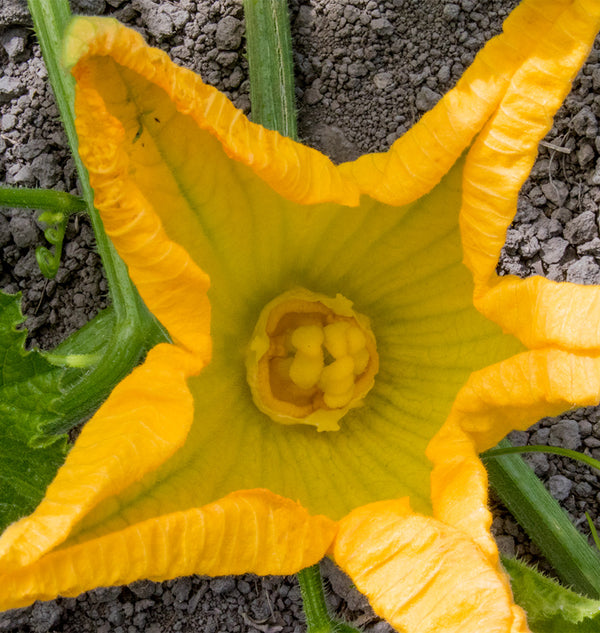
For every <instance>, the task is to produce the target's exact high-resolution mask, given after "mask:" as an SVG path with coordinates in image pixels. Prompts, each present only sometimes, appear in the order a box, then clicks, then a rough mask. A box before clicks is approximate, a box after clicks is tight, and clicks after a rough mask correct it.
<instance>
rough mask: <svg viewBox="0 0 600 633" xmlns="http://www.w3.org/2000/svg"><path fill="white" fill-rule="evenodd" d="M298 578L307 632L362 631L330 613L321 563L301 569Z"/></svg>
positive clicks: (339, 632)
mask: <svg viewBox="0 0 600 633" xmlns="http://www.w3.org/2000/svg"><path fill="white" fill-rule="evenodd" d="M296 578H298V584H299V585H300V593H301V594H302V606H303V608H304V614H305V616H306V633H360V631H359V630H358V629H355V628H354V627H353V626H350V625H349V624H346V623H345V622H340V621H338V620H335V619H334V618H332V617H331V616H330V615H329V610H328V609H327V603H326V602H325V592H324V591H323V579H322V578H321V570H320V568H319V565H313V566H312V567H307V568H306V569H303V570H302V571H299V572H298V573H297V574H296Z"/></svg>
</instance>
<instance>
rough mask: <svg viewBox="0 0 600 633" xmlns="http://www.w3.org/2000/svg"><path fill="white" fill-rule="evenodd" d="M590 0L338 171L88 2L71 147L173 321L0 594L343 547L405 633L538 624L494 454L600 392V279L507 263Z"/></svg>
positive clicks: (77, 451) (519, 23) (66, 469)
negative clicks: (507, 521)
mask: <svg viewBox="0 0 600 633" xmlns="http://www.w3.org/2000/svg"><path fill="white" fill-rule="evenodd" d="M599 28H600V2H598V0H525V2H523V3H522V5H521V6H520V7H518V8H517V9H516V10H515V11H514V12H513V13H512V14H511V15H510V16H509V18H508V19H507V21H506V23H505V25H504V30H503V33H502V34H501V35H499V36H497V37H495V38H494V39H492V40H490V41H489V42H488V43H487V45H486V46H485V47H484V48H483V49H482V50H481V51H480V53H479V54H478V55H477V57H476V59H475V61H474V63H473V64H472V66H471V67H470V68H469V69H468V70H467V71H466V72H465V74H464V76H463V77H462V78H461V79H460V81H459V82H458V83H457V85H456V87H455V88H454V89H452V90H451V91H450V92H449V93H448V94H446V95H445V97H444V98H443V99H442V100H441V101H440V102H439V103H438V104H437V105H436V106H435V107H434V108H433V109H432V110H431V111H430V112H428V113H427V114H425V115H424V116H423V117H422V119H421V120H420V121H419V123H417V124H416V125H415V126H414V127H413V128H412V129H411V130H410V131H408V132H407V133H406V134H405V135H404V136H402V137H401V138H400V139H398V140H397V141H396V142H395V143H394V144H393V145H392V147H391V148H390V150H389V151H387V152H385V153H380V154H369V155H365V156H362V157H360V158H359V159H357V160H355V161H353V162H350V163H345V164H342V165H339V166H336V165H334V164H332V163H331V162H330V161H329V159H328V158H326V157H325V156H324V155H322V154H320V153H319V152H317V151H315V150H313V149H311V148H308V147H306V146H304V145H302V144H299V143H296V142H294V141H292V140H290V139H288V138H284V137H282V136H281V135H279V134H278V133H276V132H272V131H269V130H266V129H264V128H263V127H261V126H259V125H256V124H253V123H251V122H250V121H249V120H248V119H247V118H246V117H245V116H244V115H243V114H242V113H241V112H240V111H239V110H236V109H235V107H234V106H233V105H232V104H231V103H230V102H229V101H228V99H227V98H226V97H225V96H224V95H222V94H220V93H219V92H218V91H217V90H216V89H214V88H212V87H210V86H207V85H206V84H204V83H203V82H202V80H201V79H200V78H199V77H198V76H197V75H195V74H193V73H192V72H190V71H188V70H184V69H182V68H179V67H177V66H175V65H174V64H172V63H171V62H170V61H169V59H168V57H167V56H166V55H165V54H164V53H162V52H159V51H157V50H155V49H152V48H149V47H147V46H146V45H145V44H144V42H143V41H142V38H141V37H140V36H139V35H138V34H137V33H135V32H133V31H131V30H128V29H126V28H125V27H123V26H121V25H119V24H118V23H117V22H116V21H113V20H109V19H102V18H76V19H75V20H74V21H73V22H72V23H71V26H70V29H69V32H68V36H67V42H66V54H65V61H66V64H67V65H68V66H69V67H72V72H73V74H74V76H75V78H76V81H77V94H76V112H77V117H78V118H77V128H78V134H79V140H80V153H81V156H82V158H83V160H84V162H85V164H86V166H87V168H88V170H89V174H90V180H91V184H92V186H93V188H94V190H95V202H96V205H97V208H98V209H99V211H100V213H101V215H102V218H103V221H104V223H105V226H106V230H107V232H108V234H109V235H110V236H111V238H112V240H113V242H114V244H115V246H116V248H117V250H118V251H119V253H120V254H121V256H122V257H123V259H124V260H125V262H126V263H127V265H128V267H129V272H130V275H131V277H132V279H133V281H134V282H135V284H136V286H137V288H138V289H139V292H140V294H141V296H142V298H143V299H144V301H145V302H146V304H147V305H148V307H149V308H150V310H151V311H152V312H153V313H154V314H155V315H156V317H157V318H158V319H159V320H160V321H161V323H162V324H163V325H164V326H165V328H166V329H167V330H168V332H169V334H170V337H171V340H172V344H167V343H165V344H160V345H158V346H156V347H155V348H154V349H152V350H151V351H150V353H149V354H148V356H147V358H146V360H145V362H144V363H143V364H142V365H141V366H139V367H138V368H136V369H135V370H134V371H133V372H132V373H131V374H130V375H129V376H128V377H127V378H125V379H124V380H123V381H122V382H121V383H120V384H119V385H117V386H116V388H115V389H114V391H113V393H112V394H111V395H110V397H109V398H108V400H107V401H106V403H105V404H104V405H103V406H102V407H101V408H100V409H99V411H98V412H97V413H96V415H95V416H94V417H93V418H92V420H91V421H90V422H89V423H88V424H87V425H86V426H85V427H84V429H83V431H82V432H81V435H80V436H79V438H78V439H77V441H76V443H75V445H74V447H73V449H72V450H71V452H70V454H69V455H68V457H67V460H66V462H65V464H64V466H63V467H62V468H61V469H60V470H59V472H58V473H57V476H56V478H55V480H54V481H53V483H52V484H51V485H50V486H49V488H48V490H47V493H46V496H45V498H44V499H43V501H42V502H41V503H40V505H39V507H38V508H37V509H36V510H35V511H34V512H33V514H31V515H30V516H29V517H25V518H23V519H21V520H20V521H17V522H16V523H14V524H12V525H11V526H9V527H8V528H7V530H6V531H5V532H4V534H3V535H2V537H1V539H0V607H2V608H12V607H18V606H23V605H25V604H28V603H31V602H32V601H34V600H38V599H39V600H45V599H50V598H53V597H55V596H57V595H59V594H60V595H63V596H74V595H77V594H78V593H80V592H82V591H85V590H88V589H91V588H93V587H96V586H103V585H114V584H124V583H129V582H132V581H134V580H136V579H141V578H150V579H153V580H162V579H168V578H173V577H176V576H180V575H187V574H194V573H196V574H207V575H222V574H240V573H243V572H253V573H256V574H291V573H295V572H297V571H299V570H300V569H302V568H304V567H307V566H310V565H312V564H314V563H315V562H317V561H318V560H320V559H321V557H323V556H325V555H329V556H332V557H333V558H334V559H335V561H336V562H337V563H338V564H339V565H340V566H341V567H342V569H344V570H345V571H346V572H347V573H348V574H349V575H350V576H351V578H352V579H353V582H354V583H355V585H356V586H357V588H358V589H359V590H360V591H362V592H363V593H364V594H366V595H367V596H368V598H369V600H370V601H371V604H372V606H373V608H374V609H375V611H376V612H377V613H378V614H379V615H381V616H382V617H383V618H385V619H386V620H387V621H388V622H389V623H390V624H391V625H392V626H393V627H395V628H396V629H397V630H398V631H406V632H408V633H417V632H419V633H425V632H432V633H433V632H435V633H442V632H443V633H448V632H454V631H461V633H477V632H479V631H486V632H488V633H492V632H494V633H518V632H524V631H527V630H528V629H527V624H526V619H525V615H524V613H523V611H522V610H521V609H520V608H519V607H518V606H516V605H515V604H514V602H513V599H512V594H511V591H510V586H509V583H508V580H507V577H506V575H505V574H504V572H503V570H502V568H501V566H500V563H499V557H498V552H497V549H496V546H495V543H494V541H493V538H492V536H491V533H490V525H491V515H490V512H489V510H488V509H487V505H486V504H487V479H486V473H485V469H484V468H483V465H482V463H481V462H480V460H479V458H478V453H479V452H481V451H483V450H485V449H488V448H489V447H491V446H493V445H494V444H495V443H496V442H497V441H498V440H500V439H501V438H502V437H503V436H504V435H506V434H507V433H508V432H509V431H511V430H512V429H523V428H526V427H528V426H529V425H531V424H532V423H534V422H535V421H537V420H538V419H539V418H540V417H542V416H546V415H556V414H558V413H559V412H562V411H564V410H566V409H568V408H571V407H573V406H587V405H592V404H595V403H597V402H598V399H599V394H600V357H599V353H600V328H598V327H597V323H598V316H599V315H600V287H598V286H586V287H584V286H578V285H575V284H571V283H555V282H552V281H549V280H547V279H544V278H541V277H532V278H529V279H519V278H516V277H512V276H508V277H498V276H497V274H496V265H497V261H498V257H499V254H500V251H501V248H502V246H503V243H504V239H505V233H506V229H507V227H508V226H509V224H510V222H511V220H512V218H513V217H514V214H515V212H516V206H517V197H518V192H519V188H520V186H521V184H522V183H523V182H524V180H525V179H526V177H527V175H528V173H529V170H530V168H531V166H532V164H533V161H534V158H535V155H536V150H537V144H538V142H539V141H540V140H541V139H542V138H543V136H544V134H545V133H546V132H547V131H548V129H549V127H550V125H551V121H552V116H553V114H554V112H555V111H556V110H557V108H558V107H559V106H560V104H561V102H562V101H563V99H564V98H565V96H566V94H567V92H568V90H569V87H570V82H571V80H572V78H573V76H574V74H575V73H576V71H577V69H578V68H579V67H580V65H581V64H582V63H583V61H584V60H585V57H586V55H587V53H588V51H589V49H590V46H591V43H592V42H593V39H594V36H595V34H596V32H597V31H598V29H599Z"/></svg>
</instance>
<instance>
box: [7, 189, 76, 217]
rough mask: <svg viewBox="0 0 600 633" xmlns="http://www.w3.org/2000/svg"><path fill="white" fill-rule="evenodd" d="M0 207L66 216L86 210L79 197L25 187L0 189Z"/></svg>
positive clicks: (62, 192) (63, 192)
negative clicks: (39, 210) (35, 210)
mask: <svg viewBox="0 0 600 633" xmlns="http://www.w3.org/2000/svg"><path fill="white" fill-rule="evenodd" d="M0 207H19V208H21V209H42V210H43V211H53V212H55V213H61V214H66V215H71V214H72V213H79V212H80V211H86V209H87V205H86V203H85V200H84V199H83V198H80V197H79V196H74V195H72V194H70V193H66V192H65V191H54V190H53V189H29V188H27V187H22V188H21V187H19V188H16V187H0Z"/></svg>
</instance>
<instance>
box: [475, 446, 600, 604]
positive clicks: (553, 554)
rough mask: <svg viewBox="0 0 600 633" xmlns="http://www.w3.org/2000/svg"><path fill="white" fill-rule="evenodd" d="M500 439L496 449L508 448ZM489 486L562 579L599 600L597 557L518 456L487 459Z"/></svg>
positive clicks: (598, 561) (598, 566)
mask: <svg viewBox="0 0 600 633" xmlns="http://www.w3.org/2000/svg"><path fill="white" fill-rule="evenodd" d="M509 446H510V444H509V443H508V442H507V441H506V440H503V441H502V442H500V443H499V444H498V447H499V448H508V447H509ZM486 468H487V470H488V474H489V478H490V484H491V486H492V488H493V489H494V490H495V492H496V494H497V495H498V496H499V497H500V499H501V500H502V503H504V505H505V506H506V507H507V508H508V509H509V510H510V512H511V513H512V514H513V516H514V517H515V519H516V520H517V521H518V522H519V524H520V525H521V526H522V527H523V528H524V529H525V531H526V532H527V534H529V536H530V538H531V540H532V541H533V542H534V543H535V544H536V545H537V546H538V547H539V548H540V550H541V552H542V554H543V555H544V556H545V557H546V559H547V560H548V562H550V564H551V565H552V566H553V567H554V569H555V570H556V573H557V574H558V576H559V577H560V578H561V580H562V581H563V582H564V583H565V584H566V585H568V586H570V587H572V588H573V589H574V590H576V591H578V592H579V593H582V594H585V595H587V596H589V597H590V598H598V597H600V556H598V554H597V553H596V552H595V551H594V550H593V549H592V547H590V545H588V542H587V540H586V539H585V537H584V536H582V534H580V533H579V532H578V531H577V529H576V528H575V526H574V525H573V524H572V523H571V521H570V519H569V517H568V516H567V514H566V513H565V512H564V510H563V509H562V508H561V507H560V506H559V505H558V503H557V502H556V501H555V500H554V499H553V498H552V496H551V495H550V493H549V492H548V491H547V490H546V488H544V486H543V485H542V483H541V481H540V480H539V479H538V478H537V476H536V475H535V473H534V472H533V471H532V470H531V468H529V466H527V464H525V462H524V461H523V460H522V458H521V457H520V456H518V455H504V456H502V457H496V458H494V459H488V460H486Z"/></svg>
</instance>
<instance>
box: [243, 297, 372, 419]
mask: <svg viewBox="0 0 600 633" xmlns="http://www.w3.org/2000/svg"><path fill="white" fill-rule="evenodd" d="M246 368H247V377H248V384H249V385H250V389H251V391H252V396H253V398H254V402H255V404H256V406H257V407H258V408H259V409H260V410H261V411H262V412H263V413H266V414H267V415H268V416H269V417H270V418H271V419H273V420H274V421H275V422H279V423H280V424H309V425H312V426H316V427H317V430H319V431H337V430H338V429H339V424H338V422H339V420H340V419H341V418H342V417H343V416H344V415H345V414H346V413H347V412H348V411H349V410H350V409H351V408H354V407H357V406H360V405H361V404H362V402H363V399H364V397H365V396H366V395H367V393H368V392H369V390H370V389H371V387H372V386H373V384H374V378H375V374H376V373H377V370H378V368H379V357H378V355H377V349H376V344H375V337H374V335H373V332H372V330H371V327H370V324H369V319H368V318H367V317H365V316H364V315H361V314H358V313H357V312H355V311H354V310H353V309H352V302H351V301H349V300H348V299H346V297H344V296H342V295H340V294H338V295H337V296H336V297H335V298H331V297H327V296H325V295H320V294H316V293H314V292H310V291H309V290H305V289H303V288H299V289H296V290H292V291H290V292H286V293H284V294H282V295H280V296H279V297H277V298H276V299H274V300H273V301H271V302H269V303H268V304H267V305H266V306H265V307H264V308H263V310H262V312H261V314H260V317H259V319H258V322H257V324H256V327H255V329H254V333H253V335H252V340H251V341H250V345H249V348H248V354H247V358H246Z"/></svg>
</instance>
